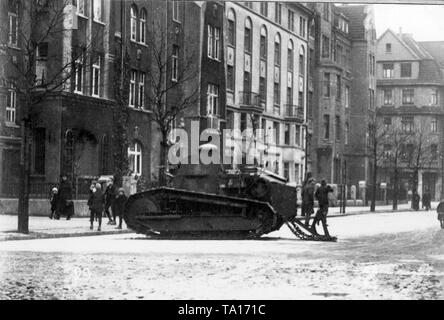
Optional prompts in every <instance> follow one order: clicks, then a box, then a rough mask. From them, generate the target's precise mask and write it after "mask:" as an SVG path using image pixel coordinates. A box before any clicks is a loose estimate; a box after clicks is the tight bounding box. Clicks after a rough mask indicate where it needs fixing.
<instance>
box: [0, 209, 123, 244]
mask: <svg viewBox="0 0 444 320" xmlns="http://www.w3.org/2000/svg"><path fill="white" fill-rule="evenodd" d="M107 223H108V219H107V218H104V219H102V231H100V232H99V231H97V222H95V223H94V230H89V225H90V223H89V218H72V219H71V220H66V218H65V219H63V218H60V220H50V219H49V218H48V217H34V216H31V217H29V234H21V233H18V232H17V216H16V215H0V241H5V240H29V239H45V238H67V237H82V236H95V235H106V234H119V233H130V232H132V231H131V230H129V229H126V225H125V223H123V229H122V230H118V229H116V226H112V225H107Z"/></svg>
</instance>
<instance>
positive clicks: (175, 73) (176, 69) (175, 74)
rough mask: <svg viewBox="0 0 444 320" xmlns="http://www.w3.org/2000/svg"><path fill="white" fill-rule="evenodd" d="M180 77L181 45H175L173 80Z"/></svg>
mask: <svg viewBox="0 0 444 320" xmlns="http://www.w3.org/2000/svg"><path fill="white" fill-rule="evenodd" d="M178 79H179V47H178V46H176V45H173V53H172V55H171V80H172V81H177V80H178Z"/></svg>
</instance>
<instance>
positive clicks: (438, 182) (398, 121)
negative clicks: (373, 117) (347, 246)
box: [377, 29, 444, 200]
mask: <svg viewBox="0 0 444 320" xmlns="http://www.w3.org/2000/svg"><path fill="white" fill-rule="evenodd" d="M443 45H444V42H418V41H415V39H414V38H413V36H412V35H410V34H405V33H402V32H399V33H395V32H394V31H392V30H390V29H389V30H386V31H385V32H384V33H383V34H382V35H381V36H380V37H379V39H378V42H377V78H378V80H377V88H378V96H377V107H378V108H377V117H378V119H379V120H380V122H381V123H383V125H384V126H387V127H392V126H397V127H399V128H400V130H402V131H403V132H405V133H406V134H408V133H410V132H421V133H423V134H424V141H422V144H423V148H424V151H423V152H424V153H427V155H428V156H429V157H428V158H427V159H424V160H423V161H424V164H423V166H422V168H421V170H420V172H419V177H418V193H419V194H420V195H421V196H422V194H423V193H424V192H425V191H428V192H429V193H430V194H431V196H432V199H435V200H439V199H440V197H441V195H442V192H443V190H442V168H443V167H442V159H443V158H442V154H443V149H442V145H443V144H442V138H443V136H442V133H443V119H444V118H443V116H444V104H443V99H442V97H443V94H444V77H443V70H444V63H443V62H444V54H443V51H442V48H443ZM405 147H406V151H405V152H402V154H401V156H400V164H399V166H400V171H401V172H400V179H399V186H398V187H399V188H400V190H402V191H404V192H401V193H402V194H404V195H405V194H406V193H407V191H408V190H411V187H412V173H413V172H412V168H411V167H410V166H409V165H408V158H409V154H408V153H409V151H408V147H414V148H417V146H409V145H406V146H405ZM384 148H385V149H384V150H385V151H386V152H390V151H391V150H393V149H394V148H395V146H393V145H390V144H389V143H388V142H387V143H386V144H385V145H384ZM379 180H380V182H385V183H388V185H389V186H391V185H392V184H393V181H392V180H393V175H392V168H390V167H389V166H384V167H383V168H382V170H381V174H380V177H379Z"/></svg>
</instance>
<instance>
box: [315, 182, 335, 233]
mask: <svg viewBox="0 0 444 320" xmlns="http://www.w3.org/2000/svg"><path fill="white" fill-rule="evenodd" d="M330 192H333V188H332V187H330V186H329V185H327V181H326V180H325V179H322V180H321V186H320V187H319V188H318V189H317V190H316V194H315V196H316V199H318V203H319V209H318V211H317V212H316V216H315V218H314V219H313V224H312V225H311V232H313V233H314V234H318V233H317V231H316V224H318V223H319V221H320V222H322V227H323V228H324V235H325V236H326V237H330V233H329V232H328V229H327V226H328V225H327V214H328V194H329V193H330Z"/></svg>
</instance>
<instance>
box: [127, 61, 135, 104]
mask: <svg viewBox="0 0 444 320" xmlns="http://www.w3.org/2000/svg"><path fill="white" fill-rule="evenodd" d="M135 99H136V71H135V70H132V71H131V72H130V88H129V106H130V107H133V108H134V107H135V106H136V103H135Z"/></svg>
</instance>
